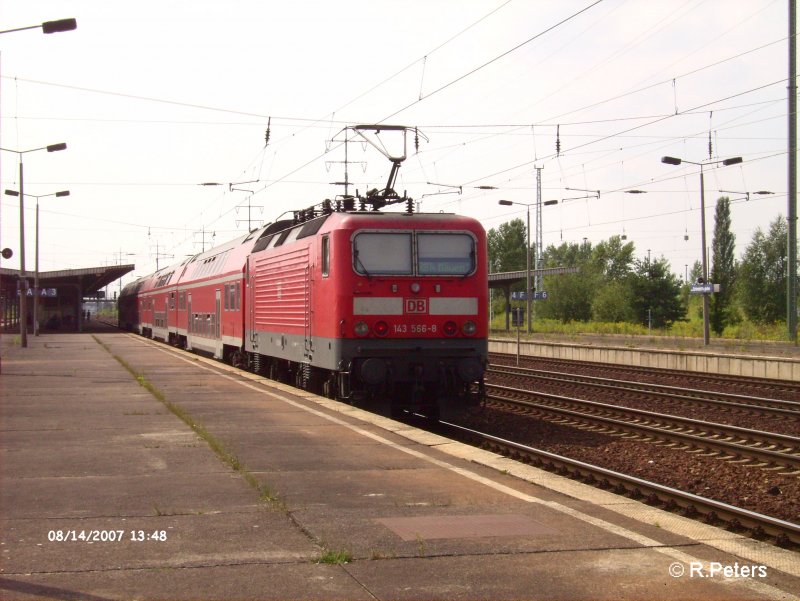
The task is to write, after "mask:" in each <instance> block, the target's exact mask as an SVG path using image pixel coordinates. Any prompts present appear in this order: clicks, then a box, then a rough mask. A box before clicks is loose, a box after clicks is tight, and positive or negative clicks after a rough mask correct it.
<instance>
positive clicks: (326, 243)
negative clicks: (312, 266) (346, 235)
mask: <svg viewBox="0 0 800 601" xmlns="http://www.w3.org/2000/svg"><path fill="white" fill-rule="evenodd" d="M330 271H331V239H330V236H323V237H322V277H324V278H327V277H328V274H329V273H330Z"/></svg>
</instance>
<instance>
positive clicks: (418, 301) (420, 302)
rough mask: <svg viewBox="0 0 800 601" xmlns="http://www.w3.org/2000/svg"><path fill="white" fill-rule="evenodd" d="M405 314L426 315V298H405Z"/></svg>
mask: <svg viewBox="0 0 800 601" xmlns="http://www.w3.org/2000/svg"><path fill="white" fill-rule="evenodd" d="M405 301H406V302H405V312H406V313H427V312H428V299H427V298H407V299H405Z"/></svg>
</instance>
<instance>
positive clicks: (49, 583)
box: [0, 332, 800, 600]
mask: <svg viewBox="0 0 800 601" xmlns="http://www.w3.org/2000/svg"><path fill="white" fill-rule="evenodd" d="M28 340H29V347H28V348H26V349H21V348H19V347H18V346H17V345H15V340H14V339H13V338H12V337H8V336H4V337H3V341H2V342H3V346H2V367H1V369H2V376H1V377H0V398H1V399H2V400H1V402H0V417H1V418H2V421H1V422H0V461H1V462H2V463H1V464H0V466H1V467H2V472H1V473H0V478H1V479H0V516H1V517H0V598H2V599H37V598H48V599H50V598H58V599H88V600H99V599H134V598H135V599H147V600H149V599H197V598H203V599H300V598H302V599H576V600H577V599H619V598H627V599H679V598H680V599H726V600H729V599H734V600H736V599H794V598H797V597H798V595H800V568H798V566H800V562H798V561H797V559H798V556H797V554H794V553H791V552H787V551H783V550H780V549H775V548H772V547H769V546H767V545H763V544H760V543H756V542H753V541H747V540H743V539H741V538H740V537H738V536H736V535H733V534H730V533H727V532H724V531H719V530H717V529H715V528H710V527H707V526H703V525H699V524H695V523H693V522H690V521H688V520H684V519H683V518H680V517H677V516H673V515H671V514H667V513H663V512H660V511H658V510H654V509H651V508H649V507H646V506H643V505H640V504H638V503H635V502H633V501H630V500H628V499H624V498H619V497H615V496H614V495H611V494H609V493H604V492H602V491H598V490H596V489H591V488H588V487H585V486H583V485H580V484H576V483H571V482H569V481H565V480H562V479H560V478H559V477H557V476H553V475H551V474H547V473H544V472H539V471H538V470H534V469H532V468H529V467H526V466H519V465H516V464H514V463H513V462H510V461H508V460H505V459H501V458H498V457H495V456H493V455H491V454H489V453H485V452H483V451H477V450H473V449H469V448H466V447H463V446H462V445H459V444H456V443H449V442H448V441H446V440H444V439H441V438H439V437H436V436H433V435H430V434H426V433H422V432H419V431H416V430H414V429H413V428H410V427H408V426H405V425H402V424H398V423H396V422H392V421H390V420H388V419H385V418H382V417H379V416H373V415H369V414H365V413H364V412H362V411H360V410H357V409H354V408H350V407H348V406H346V405H344V404H341V403H332V402H330V401H326V400H324V399H319V398H318V397H313V396H312V395H306V394H298V393H297V391H292V390H291V389H289V388H287V387H284V386H280V385H274V384H270V383H267V382H264V381H263V380H261V379H258V378H254V377H253V376H250V375H248V374H243V373H237V372H235V371H233V370H227V369H226V368H224V366H220V365H219V364H216V363H214V362H211V361H206V360H201V359H198V358H196V357H192V356H187V355H179V354H176V353H175V352H174V351H172V350H171V349H169V348H168V347H166V346H164V345H154V344H153V343H150V342H148V341H145V340H144V339H141V338H137V337H133V336H129V335H125V334H121V333H111V332H96V333H84V334H60V335H42V336H40V337H35V338H34V337H30V338H29V339H28ZM108 538H111V539H114V540H103V539H108ZM73 539H74V540H73ZM84 539H90V540H84ZM726 567H727V568H728V570H729V571H730V572H731V574H732V577H727V578H726V577H724V575H723V574H721V573H712V572H713V571H716V570H723V569H724V568H726ZM744 568H748V569H747V570H745V569H744ZM681 570H683V575H679V572H681Z"/></svg>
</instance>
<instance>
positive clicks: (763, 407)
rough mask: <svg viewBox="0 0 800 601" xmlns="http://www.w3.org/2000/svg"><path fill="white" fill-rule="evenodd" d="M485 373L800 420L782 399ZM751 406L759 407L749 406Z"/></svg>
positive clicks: (528, 371)
mask: <svg viewBox="0 0 800 601" xmlns="http://www.w3.org/2000/svg"><path fill="white" fill-rule="evenodd" d="M487 373H489V374H492V373H497V374H505V375H513V376H525V377H528V378H532V379H539V380H547V381H550V382H559V383H561V382H567V383H574V384H581V385H584V386H590V387H593V388H600V389H603V390H614V391H617V390H618V391H621V392H647V393H648V394H650V395H652V396H656V397H660V398H665V399H668V400H676V401H679V402H686V403H693V404H694V403H698V402H700V403H706V404H709V405H715V406H719V407H726V408H731V409H737V410H745V411H759V412H761V413H766V412H769V413H774V414H779V415H786V416H793V417H800V403H798V402H796V401H785V400H782V399H770V398H766V397H753V396H747V395H741V394H733V393H729V392H717V391H711V390H698V389H695V388H680V387H677V386H666V385H664V384H655V383H649V382H634V381H631V380H615V379H612V378H601V377H599V376H587V375H583V374H571V373H567V372H553V371H545V370H539V369H533V368H530V367H516V366H513V365H499V364H495V365H491V366H490V368H489V370H488V372H487ZM710 397H717V398H710ZM725 399H729V400H725ZM752 402H756V403H763V404H760V405H759V404H752Z"/></svg>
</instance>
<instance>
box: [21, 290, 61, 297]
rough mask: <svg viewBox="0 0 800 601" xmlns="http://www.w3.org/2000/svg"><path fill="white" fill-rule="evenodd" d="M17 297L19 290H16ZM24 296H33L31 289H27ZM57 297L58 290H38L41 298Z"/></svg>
mask: <svg viewBox="0 0 800 601" xmlns="http://www.w3.org/2000/svg"><path fill="white" fill-rule="evenodd" d="M17 296H19V290H17ZM25 296H33V288H28V290H27V292H26V293H25ZM57 296H58V288H39V297H41V298H56V297H57Z"/></svg>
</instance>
